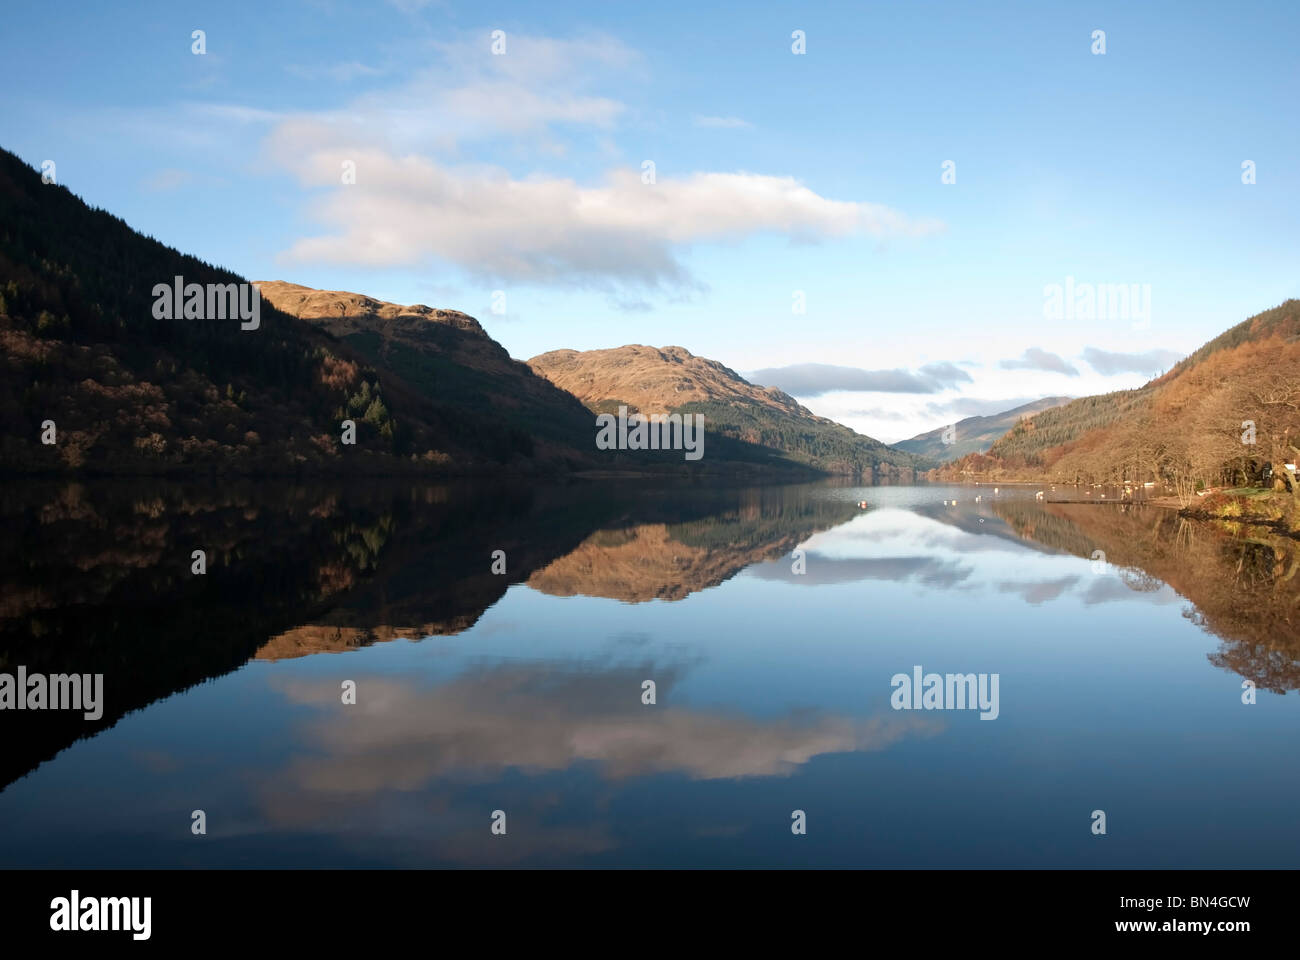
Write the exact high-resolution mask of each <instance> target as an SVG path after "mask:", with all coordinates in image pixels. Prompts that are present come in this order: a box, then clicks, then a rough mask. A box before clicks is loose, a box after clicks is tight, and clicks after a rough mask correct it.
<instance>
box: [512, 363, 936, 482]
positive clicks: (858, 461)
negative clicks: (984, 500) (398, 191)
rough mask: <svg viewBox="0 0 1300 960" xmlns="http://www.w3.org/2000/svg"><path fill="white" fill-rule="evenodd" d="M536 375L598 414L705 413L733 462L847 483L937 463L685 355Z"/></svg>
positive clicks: (563, 366) (562, 366)
mask: <svg viewBox="0 0 1300 960" xmlns="http://www.w3.org/2000/svg"><path fill="white" fill-rule="evenodd" d="M528 365H529V366H530V367H532V368H533V370H535V371H536V372H537V373H539V374H541V375H542V376H544V377H546V378H547V379H548V380H550V381H551V382H552V383H554V384H555V385H556V386H557V387H560V388H561V389H563V390H567V391H568V392H570V393H572V394H573V395H574V396H576V397H577V398H578V399H579V400H581V401H582V402H583V403H584V404H586V406H587V408H588V409H589V410H591V411H593V412H596V413H617V411H618V408H619V407H620V406H626V407H627V410H628V413H633V412H639V413H643V414H656V413H680V414H692V413H698V414H703V415H704V424H705V428H706V430H707V431H710V432H711V433H712V434H714V435H716V436H718V437H719V438H721V439H724V440H726V441H730V445H729V446H727V447H726V450H727V453H728V455H729V456H736V457H744V456H745V453H744V448H748V449H749V450H750V451H751V453H750V456H753V457H759V458H761V459H762V460H764V461H767V462H784V463H787V464H790V465H796V466H803V467H810V468H812V469H815V470H818V471H821V472H825V473H831V474H844V475H867V476H878V477H911V476H912V475H913V472H914V471H915V470H917V469H926V468H927V467H928V466H930V461H928V460H927V459H925V458H921V457H917V456H915V455H914V454H911V453H907V452H904V451H901V450H894V449H892V448H890V447H889V446H887V445H885V444H883V443H881V442H880V441H879V440H873V439H872V438H871V437H866V436H863V435H862V434H859V433H855V432H854V431H853V430H850V429H849V428H848V427H845V426H843V425H841V424H838V423H835V422H834V421H832V420H827V419H826V418H824V417H819V416H816V415H815V414H813V413H812V412H811V411H810V410H808V409H806V408H805V407H803V406H801V405H800V404H799V403H798V401H796V400H795V399H794V398H793V397H791V396H790V395H789V394H786V393H783V392H782V391H780V390H778V389H776V388H775V387H761V386H757V385H755V384H752V383H750V382H748V381H747V380H745V379H744V378H743V377H741V376H740V375H739V374H737V373H736V372H735V371H734V370H732V369H730V368H729V367H725V366H723V365H722V364H720V363H718V362H717V361H715V360H709V359H706V358H704V357H697V356H695V355H693V354H692V353H691V352H690V351H688V350H686V349H685V348H683V347H663V348H656V347H648V346H644V345H641V344H631V345H628V346H623V347H616V348H613V349H610V350H587V351H581V352H580V351H577V350H553V351H551V352H550V353H543V354H541V355H539V356H536V357H533V358H532V359H531V360H529V361H528Z"/></svg>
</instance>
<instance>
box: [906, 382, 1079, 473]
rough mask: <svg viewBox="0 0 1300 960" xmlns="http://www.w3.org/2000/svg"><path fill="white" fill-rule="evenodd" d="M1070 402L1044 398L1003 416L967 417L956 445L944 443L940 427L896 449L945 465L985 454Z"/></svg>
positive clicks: (960, 423) (957, 426) (956, 426)
mask: <svg viewBox="0 0 1300 960" xmlns="http://www.w3.org/2000/svg"><path fill="white" fill-rule="evenodd" d="M1069 402H1070V398H1069V397H1044V398H1043V399H1041V400H1034V401H1033V402H1032V403H1025V404H1022V405H1021V406H1018V407H1014V408H1013V409H1011V410H1003V411H1002V412H1001V413H994V414H991V415H989V416H986V417H966V418H965V419H964V420H958V421H957V422H956V423H955V424H953V427H954V430H953V436H954V437H955V439H954V440H953V442H952V443H944V442H943V437H944V434H945V433H946V432H947V430H948V427H939V428H938V429H936V430H930V431H927V432H926V433H918V434H917V435H916V436H914V437H912V438H911V439H910V440H900V441H899V442H898V443H895V444H893V447H894V449H895V450H904V451H906V452H907V453H917V454H921V455H922V456H926V457H933V458H934V459H936V460H938V461H940V462H941V463H945V462H947V461H949V460H956V459H957V458H958V457H964V456H965V455H966V454H968V453H983V452H984V451H986V450H988V448H989V447H991V446H992V445H993V441H995V440H997V439H998V437H1000V436H1002V434H1004V433H1006V432H1007V431H1008V430H1010V429H1011V428H1012V427H1014V426H1015V425H1016V424H1017V423H1019V422H1020V421H1021V420H1024V419H1026V418H1028V417H1032V416H1033V415H1034V414H1036V413H1041V412H1042V411H1044V410H1050V409H1051V408H1052V407H1059V406H1060V405H1061V404H1063V403H1069Z"/></svg>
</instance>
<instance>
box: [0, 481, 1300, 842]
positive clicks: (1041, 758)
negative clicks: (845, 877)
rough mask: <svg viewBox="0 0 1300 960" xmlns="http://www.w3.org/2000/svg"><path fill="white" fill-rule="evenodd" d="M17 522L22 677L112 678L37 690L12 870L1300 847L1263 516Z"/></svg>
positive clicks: (453, 511)
mask: <svg viewBox="0 0 1300 960" xmlns="http://www.w3.org/2000/svg"><path fill="white" fill-rule="evenodd" d="M977 494H978V495H980V496H981V500H980V502H976V501H975V500H974V497H975V496H976V495H977ZM863 497H865V498H866V499H867V500H868V501H869V502H870V507H869V508H868V509H866V510H862V509H859V508H858V507H857V505H856V501H858V500H859V499H862V498H863ZM954 498H955V499H956V500H957V505H956V506H952V505H945V504H944V503H943V501H944V500H950V501H951V500H952V499H954ZM0 502H3V504H4V506H3V508H0V511H2V513H3V516H2V517H0V519H2V520H3V523H4V525H5V530H6V534H5V537H4V540H3V548H2V552H0V672H10V673H13V672H15V671H16V669H17V667H18V666H19V665H23V666H25V667H26V669H27V671H28V673H33V672H45V673H57V672H67V671H77V672H91V673H93V672H101V673H103V674H104V687H105V694H104V698H105V714H104V717H103V718H102V720H99V721H86V720H84V719H82V717H81V714H80V713H65V712H50V711H24V712H15V711H10V710H4V711H0V743H2V744H3V746H2V747H0V786H2V788H3V789H2V790H0V866H5V867H13V866H258V867H261V866H266V867H283V866H552V865H560V866H588V867H629V866H631V867H640V866H649V867H740V866H772V867H776V866H793V867H804V866H828V867H1001V866H1047V867H1054V866H1062V867H1113V866H1121V867H1126V866H1132V867H1170V866H1172V867H1297V866H1300V817H1297V816H1296V812H1295V811H1296V797H1297V796H1300V761H1297V759H1296V746H1297V742H1298V740H1300V737H1298V736H1297V735H1298V734H1300V697H1297V696H1296V690H1297V688H1300V627H1298V626H1297V623H1298V621H1297V617H1298V616H1300V575H1296V571H1297V567H1298V566H1300V544H1298V543H1297V542H1296V541H1292V540H1287V539H1283V538H1278V537H1276V536H1274V535H1272V534H1269V533H1267V532H1261V531H1260V530H1258V529H1254V530H1252V529H1250V528H1243V529H1241V530H1235V531H1234V530H1226V529H1223V528H1217V527H1211V526H1207V525H1202V524H1196V523H1190V522H1187V521H1183V520H1180V519H1179V518H1177V517H1176V516H1175V515H1173V514H1172V513H1171V512H1168V511H1163V510H1160V509H1159V508H1154V507H1144V506H1125V507H1121V506H1119V505H1105V506H1102V505H1093V504H1056V503H1051V502H1036V501H1035V500H1034V498H1033V491H1032V490H1031V489H1024V488H1021V489H1016V490H1011V489H1008V488H1003V489H1002V491H1001V493H1000V494H999V495H997V496H993V495H992V494H991V493H990V492H989V491H988V490H985V489H983V488H980V489H978V490H976V489H973V488H968V487H961V488H954V487H938V486H928V487H877V488H851V487H834V486H801V487H767V488H747V489H734V490H723V491H717V490H713V491H705V490H701V489H698V488H692V487H663V486H636V485H628V484H590V485H573V486H564V487H500V488H488V489H484V488H479V489H477V490H474V491H468V490H460V489H456V488H451V487H434V486H422V487H411V486H409V485H408V486H388V487H386V486H382V485H374V484H371V485H369V486H368V487H361V486H358V487H351V486H348V487H331V488H304V487H288V486H284V487H280V486H275V485H261V486H258V487H250V488H248V489H241V488H239V487H223V488H216V487H202V486H165V485H143V486H141V485H134V486H132V485H114V484H95V485H93V486H91V485H86V486H71V487H60V486H47V487H43V488H35V487H27V488H21V489H12V488H11V489H8V490H6V491H4V497H3V499H2V501H0ZM195 549H204V550H205V551H206V552H207V561H208V572H207V574H206V575H205V576H201V577H200V576H194V575H192V574H191V572H190V564H191V559H190V557H191V551H192V550H195ZM495 550H502V551H504V552H505V558H506V573H505V575H498V574H494V573H493V572H492V570H491V566H492V562H493V561H492V552H493V551H495ZM796 551H800V552H799V553H796ZM1095 551H1101V552H1102V554H1104V557H1103V556H1102V555H1101V554H1096V559H1093V557H1094V555H1095ZM800 567H802V569H803V570H804V571H805V572H802V573H799V572H796V569H798V568H800ZM917 665H920V667H921V668H922V670H923V671H924V672H925V673H929V672H932V671H933V672H937V673H940V674H946V673H963V674H964V673H974V674H988V675H992V674H996V675H997V677H998V688H997V689H998V700H997V716H996V719H988V720H984V719H981V717H980V714H979V712H978V711H976V710H958V709H950V710H914V711H908V710H895V709H892V708H891V702H890V698H891V693H893V688H892V687H891V677H893V676H894V675H895V674H899V673H903V674H908V675H909V676H910V675H911V673H912V671H913V668H914V667H915V666H917ZM647 680H653V681H654V683H655V685H656V698H657V702H656V703H655V704H654V705H645V704H643V703H642V690H643V683H644V681H647ZM1246 680H1249V681H1251V682H1253V683H1254V684H1255V685H1257V692H1256V697H1257V702H1256V703H1254V704H1251V705H1247V704H1243V702H1242V697H1243V682H1244V681H1246ZM344 681H353V682H355V684H356V703H355V705H346V704H343V703H342V702H341V699H342V698H341V687H342V684H343V683H344ZM195 810H203V811H204V813H205V814H206V820H207V834H206V836H195V835H193V834H192V833H191V813H192V811H195ZM795 810H802V811H804V813H805V816H806V823H807V834H806V835H803V836H797V835H794V834H793V833H792V832H791V823H792V819H791V814H792V811H795ZM1094 810H1103V811H1105V816H1106V835H1104V836H1097V835H1094V834H1093V832H1092V825H1093V817H1092V813H1093V811H1094ZM493 811H503V812H504V814H505V818H506V833H505V835H504V836H501V835H494V834H493V833H492V831H491V826H492V822H493Z"/></svg>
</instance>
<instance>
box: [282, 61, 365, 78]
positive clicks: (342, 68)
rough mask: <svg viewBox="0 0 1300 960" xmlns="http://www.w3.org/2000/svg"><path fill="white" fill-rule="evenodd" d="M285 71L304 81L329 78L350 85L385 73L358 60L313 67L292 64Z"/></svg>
mask: <svg viewBox="0 0 1300 960" xmlns="http://www.w3.org/2000/svg"><path fill="white" fill-rule="evenodd" d="M284 70H285V72H286V73H288V74H290V75H291V76H295V77H298V78H300V79H303V80H319V79H321V78H328V79H330V80H337V81H338V82H339V83H350V82H351V81H353V80H356V79H357V78H358V77H377V76H380V75H381V74H383V72H384V71H383V70H382V69H380V68H379V67H372V66H370V65H368V64H365V63H361V62H360V61H357V60H349V61H347V62H345V63H331V64H323V65H319V66H312V67H307V66H303V65H301V64H296V63H291V64H287V65H286V66H285V68H284Z"/></svg>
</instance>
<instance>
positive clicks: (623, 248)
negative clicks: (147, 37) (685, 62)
mask: <svg viewBox="0 0 1300 960" xmlns="http://www.w3.org/2000/svg"><path fill="white" fill-rule="evenodd" d="M506 43H507V53H506V54H505V55H503V56H493V55H492V54H491V52H490V38H489V35H488V34H487V33H483V34H482V36H479V35H478V34H474V35H466V36H464V37H462V38H460V39H459V40H457V41H455V42H452V43H448V44H445V45H443V46H441V47H439V52H440V53H441V61H440V62H439V63H437V64H435V65H433V66H430V67H429V68H427V69H426V70H424V71H422V72H420V73H419V74H417V75H416V76H415V77H413V78H412V79H410V80H409V81H406V82H404V83H403V84H400V85H398V86H396V87H394V88H393V89H385V90H373V91H370V92H368V93H366V94H364V95H362V96H360V97H356V98H354V99H353V100H352V101H351V102H350V103H349V104H348V105H347V106H346V107H344V108H342V109H339V110H332V111H323V112H315V113H305V114H297V115H294V116H289V117H284V118H282V119H281V120H280V121H279V122H278V123H277V124H276V125H275V127H274V129H273V130H272V132H271V134H270V135H269V136H268V137H267V140H266V143H265V147H266V149H265V154H264V155H265V157H266V158H267V159H268V160H269V162H270V163H271V164H272V165H273V166H274V167H276V168H280V169H285V170H288V171H290V172H291V173H292V174H294V175H295V176H296V177H297V178H298V180H299V182H300V183H301V184H302V185H303V186H304V187H307V188H321V189H327V188H329V189H331V192H329V193H326V194H323V195H322V196H321V197H320V199H318V200H316V201H315V202H314V203H313V205H312V207H311V214H312V216H313V217H314V218H315V219H316V220H317V221H318V222H319V223H320V224H322V225H323V226H324V227H325V232H324V233H322V234H320V235H317V236H309V237H304V238H302V239H299V240H298V241H297V242H296V243H294V244H292V246H291V247H290V248H289V249H288V250H286V251H284V253H283V255H282V259H284V260H285V261H287V262H291V263H304V262H315V263H349V264H363V265H373V266H415V265H419V264H421V263H423V262H426V261H428V260H430V259H437V260H442V261H445V262H450V263H452V264H455V265H457V266H459V267H461V268H463V269H464V270H465V271H466V272H467V273H469V274H470V275H472V276H474V277H475V278H477V279H484V280H491V281H493V282H497V281H500V282H507V283H529V284H550V285H557V286H571V287H587V288H592V289H601V290H605V291H607V292H611V293H615V292H617V293H619V295H620V296H621V297H622V300H621V301H620V302H621V303H624V304H631V305H633V308H636V306H638V305H642V304H644V297H643V296H642V295H641V294H642V293H643V292H644V291H646V290H651V291H655V290H657V291H662V292H668V293H681V292H683V291H687V292H689V291H695V290H699V289H702V288H703V284H702V283H700V282H699V281H698V280H697V279H696V278H695V277H694V276H692V274H691V273H690V271H689V270H688V269H687V268H686V267H685V266H684V265H683V263H682V261H681V259H680V257H681V255H682V254H683V252H684V251H685V249H686V248H688V247H689V246H691V245H693V244H697V243H708V242H735V241H738V240H742V239H744V238H746V237H749V236H752V235H755V234H776V235H783V236H786V237H787V238H789V239H790V240H792V241H796V242H816V241H822V240H828V239H834V238H842V237H849V236H853V235H856V234H865V235H872V236H897V235H924V234H928V233H932V232H937V231H939V230H942V229H943V225H942V224H941V223H938V222H936V221H930V220H914V219H912V218H910V217H908V216H906V215H904V214H903V213H901V212H899V211H896V210H893V209H891V208H889V207H886V206H884V205H881V204H877V203H871V202H863V201H856V200H837V199H832V198H829V197H825V196H822V195H820V194H818V193H817V192H815V191H814V190H813V189H811V188H810V187H808V186H806V185H805V184H803V183H801V182H799V181H798V180H796V179H794V178H793V177H788V176H771V175H765V174H761V173H754V172H749V171H744V170H738V171H699V172H693V173H685V174H681V175H676V176H663V175H660V176H657V177H655V178H646V177H644V176H643V170H642V167H641V165H640V163H639V161H637V165H636V166H631V165H629V166H625V167H618V168H614V169H611V170H610V171H609V172H607V173H606V175H605V176H604V178H603V179H601V180H597V181H595V182H591V183H586V184H583V183H578V182H576V181H575V180H572V179H569V178H563V177H557V176H553V175H549V174H544V173H540V172H538V173H533V174H531V175H518V174H516V173H515V172H513V171H511V172H507V171H505V170H502V169H499V168H496V167H484V166H477V165H468V164H465V163H460V162H455V161H456V160H458V159H459V157H460V147H461V145H462V144H463V143H465V142H467V141H469V140H473V139H476V138H503V137H504V138H510V139H512V140H514V141H515V142H516V143H518V144H527V145H529V146H531V147H532V148H535V149H534V155H535V156H539V157H541V158H543V159H551V158H553V157H555V156H558V155H561V154H562V153H563V152H564V149H565V147H564V142H563V139H562V137H563V135H564V134H565V132H566V131H568V132H570V133H571V132H572V131H573V130H575V129H580V130H583V131H585V132H586V133H587V134H588V135H589V139H590V137H597V138H599V137H604V136H607V135H608V134H609V132H610V131H612V130H613V129H614V128H615V127H616V126H618V125H619V124H620V122H621V119H622V118H623V116H624V114H625V113H626V112H627V108H626V106H625V105H624V103H623V102H622V101H620V100H618V99H616V98H613V97H610V96H605V95H603V94H602V92H600V91H599V90H598V89H597V88H602V87H603V86H606V85H608V83H609V82H611V81H612V80H613V79H614V78H619V79H623V80H626V79H627V78H629V77H636V76H638V75H639V74H640V73H641V71H642V70H643V68H644V64H643V60H642V58H641V56H640V54H638V53H637V52H636V51H634V50H632V49H630V48H628V47H627V46H625V45H624V44H623V43H621V42H620V41H618V40H616V39H613V38H610V37H606V36H603V35H590V36H583V37H578V38H574V39H556V38H548V37H535V36H527V35H522V34H519V35H516V34H509V35H508V36H507V38H506ZM714 119H717V118H714ZM345 163H351V164H355V169H356V180H355V183H349V184H346V185H345V184H343V183H342V177H341V171H342V170H343V167H344V164H345ZM629 291H630V293H629Z"/></svg>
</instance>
